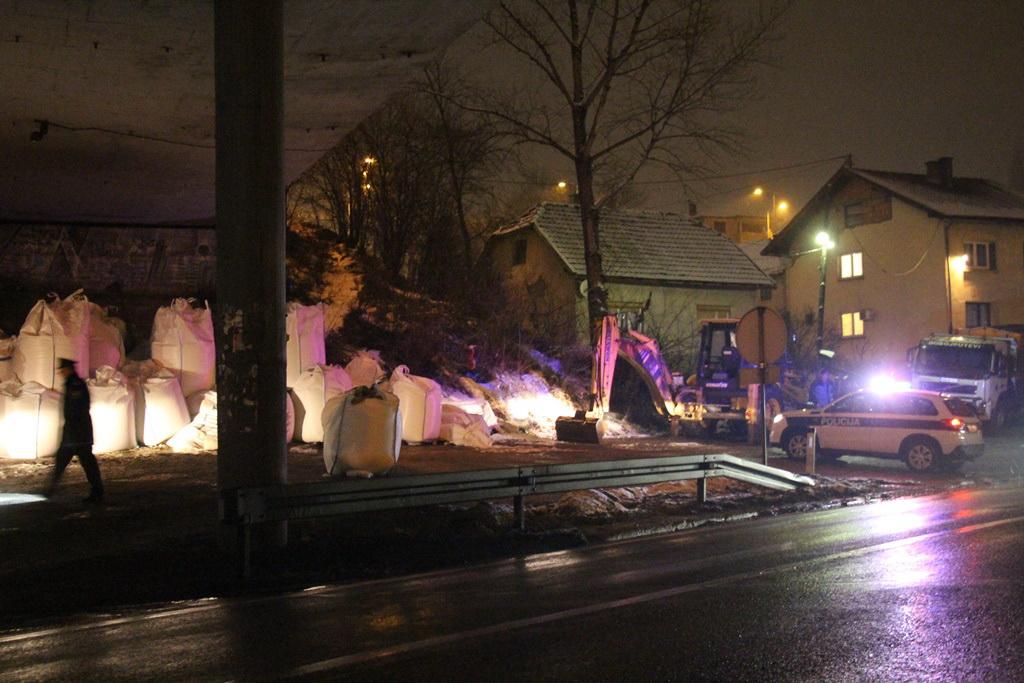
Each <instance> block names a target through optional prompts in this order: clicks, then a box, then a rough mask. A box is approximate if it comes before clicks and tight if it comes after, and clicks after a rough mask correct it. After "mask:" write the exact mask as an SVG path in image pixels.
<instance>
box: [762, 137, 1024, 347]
mask: <svg viewBox="0 0 1024 683" xmlns="http://www.w3.org/2000/svg"><path fill="white" fill-rule="evenodd" d="M821 232H824V233H826V234H827V235H828V236H829V237H830V239H831V240H832V242H833V243H834V245H835V246H834V247H833V248H831V249H829V250H827V251H826V252H825V254H826V257H825V291H826V296H825V316H824V319H825V326H826V328H827V329H828V330H829V332H830V334H829V337H830V339H831V340H833V341H834V345H835V346H836V349H835V350H836V351H837V352H838V353H839V354H840V356H841V357H845V358H846V359H848V360H851V361H857V360H859V359H866V358H871V359H872V360H875V361H878V362H879V363H880V364H888V365H898V364H901V363H902V362H903V359H904V358H905V355H906V351H907V349H908V348H910V347H912V346H914V345H915V344H916V343H917V342H918V341H919V340H920V339H921V338H922V337H925V336H928V335H929V334H932V333H935V332H947V331H951V330H956V329H959V328H963V327H974V326H988V325H1007V324H1016V323H1021V322H1024V198H1022V197H1021V196H1019V195H1017V194H1015V193H1013V192H1010V191H1009V190H1006V189H1004V188H1002V187H1000V186H999V185H997V184H995V183H993V182H991V181H988V180H985V179H980V178H958V177H955V176H954V175H953V164H952V159H950V158H949V157H944V158H942V159H939V160H936V161H933V162H929V163H928V165H927V172H926V173H924V174H912V173H895V172H889V171H872V170H866V169H858V168H853V167H850V166H845V167H843V168H841V169H840V170H839V171H838V172H837V173H836V174H835V175H834V176H833V177H832V178H831V179H830V180H829V181H828V182H827V183H826V184H825V186H824V187H822V188H821V189H820V190H819V191H818V192H817V193H816V194H815V196H814V197H813V198H812V199H811V201H810V202H809V203H808V204H807V205H806V206H805V207H804V208H803V209H802V210H801V211H800V212H799V213H798V214H797V215H796V216H795V217H794V218H793V220H792V221H791V222H790V223H789V225H788V226H787V228H786V229H785V230H784V231H783V232H781V233H780V234H779V235H777V236H776V237H775V238H774V239H773V240H772V241H771V242H770V243H769V244H768V246H767V247H766V248H765V249H764V250H763V253H764V254H765V255H771V256H784V257H788V259H789V266H788V268H787V269H786V272H785V308H786V309H787V310H788V311H789V313H790V316H791V320H795V321H803V322H813V321H815V320H816V316H817V308H818V296H819V277H820V266H821V249H820V247H819V246H818V243H817V242H816V237H817V235H818V234H819V233H821Z"/></svg>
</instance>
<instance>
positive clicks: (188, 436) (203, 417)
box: [167, 391, 217, 453]
mask: <svg viewBox="0 0 1024 683" xmlns="http://www.w3.org/2000/svg"><path fill="white" fill-rule="evenodd" d="M194 396H198V397H201V401H200V402H199V408H198V410H197V411H196V415H195V417H194V418H193V419H192V421H191V422H190V423H188V424H187V425H185V426H184V427H182V428H181V429H180V430H178V433H177V434H175V435H174V436H172V437H171V438H170V439H168V440H167V445H168V446H170V448H171V450H173V451H177V452H179V453H194V452H196V451H212V450H215V449H216V448H217V392H216V391H204V392H201V393H199V394H194V395H193V396H192V397H189V398H190V399H191V398H193V397H194Z"/></svg>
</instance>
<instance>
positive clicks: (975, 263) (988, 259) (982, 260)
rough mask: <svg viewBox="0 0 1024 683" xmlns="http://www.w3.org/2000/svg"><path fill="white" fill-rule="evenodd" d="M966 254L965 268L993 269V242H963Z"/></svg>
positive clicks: (994, 257)
mask: <svg viewBox="0 0 1024 683" xmlns="http://www.w3.org/2000/svg"><path fill="white" fill-rule="evenodd" d="M964 253H965V254H966V255H967V270H995V269H996V243H995V242H964Z"/></svg>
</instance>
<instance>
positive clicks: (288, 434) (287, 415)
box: [284, 391, 295, 443]
mask: <svg viewBox="0 0 1024 683" xmlns="http://www.w3.org/2000/svg"><path fill="white" fill-rule="evenodd" d="M284 420H285V421H284V440H285V441H286V442H288V443H291V442H292V441H294V440H295V402H294V401H292V393H291V392H290V391H286V392H284Z"/></svg>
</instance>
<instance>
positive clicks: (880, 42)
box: [648, 0, 1024, 213]
mask: <svg viewBox="0 0 1024 683" xmlns="http://www.w3.org/2000/svg"><path fill="white" fill-rule="evenodd" d="M782 30H783V36H782V39H781V40H780V41H779V42H778V43H777V44H776V45H775V48H774V63H775V67H774V68H771V69H768V70H765V71H763V72H762V74H761V78H760V88H759V89H760V91H761V93H762V95H761V99H760V101H759V102H757V103H755V104H754V105H753V106H751V107H750V108H749V109H747V110H746V111H744V112H743V113H742V114H740V115H738V117H737V118H738V120H739V121H740V122H742V124H743V126H744V128H745V129H746V130H747V131H748V133H749V137H748V139H747V145H748V147H749V150H750V156H749V157H748V158H745V159H736V160H733V161H730V162H728V163H726V164H725V165H724V168H723V173H730V172H740V171H747V170H751V169H758V168H767V167H775V166H782V165H787V164H795V163H800V162H804V161H809V160H814V159H820V158H823V157H829V156H834V155H841V154H846V153H851V154H853V159H854V164H855V165H857V166H862V167H866V168H880V169H886V170H899V171H910V172H923V170H924V163H925V161H926V160H928V159H933V158H936V157H939V156H952V157H954V172H955V173H956V174H957V175H971V176H982V177H987V178H990V179H993V180H996V181H998V182H1002V183H1008V182H1010V180H1011V166H1012V164H1013V159H1014V152H1015V150H1020V151H1021V153H1024V1H1022V0H1005V1H996V0H990V1H980V2H967V1H959V0H934V1H925V0H855V1H852V0H797V2H796V3H795V4H794V6H793V8H792V10H791V11H790V13H789V15H788V16H787V17H786V19H785V21H784V25H783V27H782ZM834 168H835V162H833V163H832V164H822V165H820V166H816V167H811V168H808V169H803V170H797V171H786V172H776V173H764V174H759V175H757V176H751V177H741V178H731V179H722V180H719V181H716V185H715V187H714V188H710V189H705V192H707V193H709V194H711V193H715V194H714V196H706V197H704V198H702V199H701V201H700V208H701V210H702V211H707V212H715V211H720V212H726V211H728V212H737V213H739V212H744V213H745V212H747V211H745V209H746V208H747V207H748V206H749V205H750V203H751V202H750V200H749V199H747V198H746V197H747V191H748V189H749V187H750V186H752V185H753V184H758V183H763V184H764V185H765V186H766V187H769V188H773V189H775V191H776V192H778V193H779V194H780V195H785V196H786V197H788V198H790V199H792V200H795V201H796V202H797V203H798V204H799V203H802V202H803V201H806V200H807V199H808V198H809V197H810V195H811V194H812V193H813V192H814V190H815V189H817V187H818V186H820V184H821V183H822V182H823V181H824V180H825V179H827V177H828V176H829V175H830V173H831V172H832V171H833V170H834ZM741 187H742V189H741ZM664 189H668V188H664ZM661 194H662V193H660V192H649V193H648V201H649V203H651V204H652V205H656V206H657V207H658V208H666V209H674V210H681V209H683V208H684V207H685V204H682V203H681V202H677V201H671V200H672V199H673V198H671V197H668V196H664V195H662V196H660V197H659V196H657V195H661ZM666 194H669V193H666ZM671 194H675V193H671Z"/></svg>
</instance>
